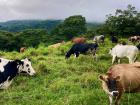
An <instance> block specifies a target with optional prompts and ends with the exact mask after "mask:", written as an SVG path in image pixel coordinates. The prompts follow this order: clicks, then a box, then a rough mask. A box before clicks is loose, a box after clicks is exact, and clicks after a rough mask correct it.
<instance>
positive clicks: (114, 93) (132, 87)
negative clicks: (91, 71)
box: [99, 62, 140, 105]
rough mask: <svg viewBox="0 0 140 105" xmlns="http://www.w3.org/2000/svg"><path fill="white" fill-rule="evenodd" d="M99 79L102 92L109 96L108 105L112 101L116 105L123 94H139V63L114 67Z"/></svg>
mask: <svg viewBox="0 0 140 105" xmlns="http://www.w3.org/2000/svg"><path fill="white" fill-rule="evenodd" d="M99 78H100V80H101V81H102V88H103V90H104V91H105V92H106V93H107V94H108V96H109V101H110V105H112V104H113V101H115V105H118V104H119V101H120V98H121V96H122V94H123V93H124V92H128V93H133V92H140V62H136V63H133V64H118V65H114V66H112V67H111V68H110V69H109V70H108V72H107V74H105V75H100V76H99ZM113 99H114V100H113Z"/></svg>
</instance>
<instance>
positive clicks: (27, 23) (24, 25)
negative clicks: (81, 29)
mask: <svg viewBox="0 0 140 105" xmlns="http://www.w3.org/2000/svg"><path fill="white" fill-rule="evenodd" d="M62 22H63V20H11V21H7V22H0V30H4V31H10V32H20V31H23V30H26V29H47V31H48V32H50V31H51V30H53V29H54V28H55V27H56V26H57V25H59V24H60V23H62ZM99 26H101V23H95V22H88V23H87V28H88V29H95V28H97V27H99Z"/></svg>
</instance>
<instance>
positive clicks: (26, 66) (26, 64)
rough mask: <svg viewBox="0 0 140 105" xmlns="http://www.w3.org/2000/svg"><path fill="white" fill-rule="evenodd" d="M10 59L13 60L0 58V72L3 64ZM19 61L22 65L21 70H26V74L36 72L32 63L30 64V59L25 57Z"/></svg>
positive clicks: (2, 69)
mask: <svg viewBox="0 0 140 105" xmlns="http://www.w3.org/2000/svg"><path fill="white" fill-rule="evenodd" d="M11 61H13V60H10V59H5V58H0V72H3V71H4V66H5V65H6V64H7V63H9V62H11ZM21 62H23V67H22V69H21V72H26V73H27V74H29V75H31V76H32V75H35V74H36V72H35V70H34V69H33V67H32V65H31V61H30V59H28V58H25V59H22V60H21Z"/></svg>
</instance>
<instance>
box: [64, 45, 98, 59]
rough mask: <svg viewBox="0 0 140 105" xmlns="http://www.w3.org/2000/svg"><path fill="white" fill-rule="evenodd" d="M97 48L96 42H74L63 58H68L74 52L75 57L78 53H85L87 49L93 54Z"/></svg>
mask: <svg viewBox="0 0 140 105" xmlns="http://www.w3.org/2000/svg"><path fill="white" fill-rule="evenodd" d="M97 48H98V44H97V43H88V44H87V43H86V44H80V43H78V44H74V45H73V46H72V47H71V48H70V50H69V51H68V52H67V53H66V55H65V58H67V59H68V58H70V56H71V55H72V54H74V55H75V56H76V57H78V56H79V54H86V53H88V52H89V51H90V52H91V53H92V54H93V56H94V55H96V50H97Z"/></svg>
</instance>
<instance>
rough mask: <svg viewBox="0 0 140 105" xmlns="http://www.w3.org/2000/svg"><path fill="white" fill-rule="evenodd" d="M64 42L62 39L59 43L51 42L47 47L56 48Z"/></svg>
mask: <svg viewBox="0 0 140 105" xmlns="http://www.w3.org/2000/svg"><path fill="white" fill-rule="evenodd" d="M64 43H65V41H62V42H61V43H56V44H53V45H50V46H48V47H49V48H58V47H60V46H61V45H63V44H64Z"/></svg>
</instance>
